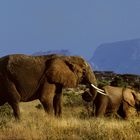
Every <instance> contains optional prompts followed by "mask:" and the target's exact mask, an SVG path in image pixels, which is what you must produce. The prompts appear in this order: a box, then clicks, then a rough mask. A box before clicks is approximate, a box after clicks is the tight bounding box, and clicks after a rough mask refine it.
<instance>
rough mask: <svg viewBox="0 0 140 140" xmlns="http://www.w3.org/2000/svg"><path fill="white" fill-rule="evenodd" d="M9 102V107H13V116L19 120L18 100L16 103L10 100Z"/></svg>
mask: <svg viewBox="0 0 140 140" xmlns="http://www.w3.org/2000/svg"><path fill="white" fill-rule="evenodd" d="M9 104H10V105H11V107H12V109H13V112H14V116H15V118H16V119H18V120H19V119H20V109H19V103H18V102H17V103H14V102H12V103H9Z"/></svg>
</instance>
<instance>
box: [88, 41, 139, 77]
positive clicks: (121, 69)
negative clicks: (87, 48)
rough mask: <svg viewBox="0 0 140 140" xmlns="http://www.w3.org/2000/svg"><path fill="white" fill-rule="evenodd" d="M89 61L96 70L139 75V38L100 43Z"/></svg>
mask: <svg viewBox="0 0 140 140" xmlns="http://www.w3.org/2000/svg"><path fill="white" fill-rule="evenodd" d="M89 62H90V63H91V65H92V66H93V67H94V69H96V70H103V71H114V72H117V73H131V74H139V75H140V39H134V40H127V41H119V42H114V43H105V44H101V45H100V46H98V47H97V49H96V50H95V52H94V54H93V57H92V58H91V59H90V61H89Z"/></svg>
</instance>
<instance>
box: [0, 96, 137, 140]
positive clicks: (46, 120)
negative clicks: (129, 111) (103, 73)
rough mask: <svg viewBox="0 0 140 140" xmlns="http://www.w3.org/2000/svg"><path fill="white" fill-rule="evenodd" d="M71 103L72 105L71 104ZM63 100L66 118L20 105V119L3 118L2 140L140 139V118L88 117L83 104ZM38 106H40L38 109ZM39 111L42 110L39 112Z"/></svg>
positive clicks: (1, 127) (27, 104)
mask: <svg viewBox="0 0 140 140" xmlns="http://www.w3.org/2000/svg"><path fill="white" fill-rule="evenodd" d="M68 100H69V103H68ZM73 100H75V99H71V98H70V97H67V98H65V99H64V107H63V117H62V118H61V119H57V118H55V117H50V116H48V115H47V114H45V112H44V110H43V109H42V108H40V106H38V104H39V102H38V101H34V102H28V103H21V104H20V108H21V120H20V121H19V122H17V121H15V119H14V117H11V116H10V115H9V114H8V113H7V114H8V115H4V116H2V115H1V117H0V140H2V139H3V140H31V139H33V140H34V139H35V140H36V139H38V140H116V139H118V140H138V139H140V118H138V117H136V118H132V119H130V120H127V121H124V120H117V119H109V118H106V119H105V118H104V119H103V118H102V119H101V118H100V119H97V118H94V117H89V116H88V112H87V110H86V108H85V107H84V106H83V103H82V102H79V103H76V104H75V103H73V102H72V101H73ZM36 106H37V107H36ZM38 108H40V109H38Z"/></svg>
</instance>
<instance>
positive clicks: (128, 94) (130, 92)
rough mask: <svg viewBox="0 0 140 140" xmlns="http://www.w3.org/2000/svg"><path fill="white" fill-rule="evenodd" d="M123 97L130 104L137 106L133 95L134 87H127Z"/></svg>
mask: <svg viewBox="0 0 140 140" xmlns="http://www.w3.org/2000/svg"><path fill="white" fill-rule="evenodd" d="M123 99H124V101H125V102H127V103H128V104H129V105H130V106H135V99H134V96H133V90H132V89H125V90H124V92H123Z"/></svg>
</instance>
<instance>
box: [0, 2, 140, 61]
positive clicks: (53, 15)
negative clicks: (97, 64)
mask: <svg viewBox="0 0 140 140" xmlns="http://www.w3.org/2000/svg"><path fill="white" fill-rule="evenodd" d="M135 38H140V1H139V0H3V1H2V0H1V1H0V56H4V55H7V54H11V53H24V54H33V53H35V52H38V51H48V50H59V49H68V50H70V51H71V52H72V53H73V54H75V55H82V56H83V57H85V58H87V59H89V58H91V57H92V55H93V52H94V50H95V48H96V47H97V46H99V45H100V44H102V43H106V42H115V41H120V40H129V39H135Z"/></svg>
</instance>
